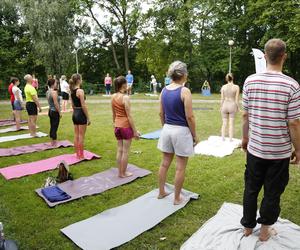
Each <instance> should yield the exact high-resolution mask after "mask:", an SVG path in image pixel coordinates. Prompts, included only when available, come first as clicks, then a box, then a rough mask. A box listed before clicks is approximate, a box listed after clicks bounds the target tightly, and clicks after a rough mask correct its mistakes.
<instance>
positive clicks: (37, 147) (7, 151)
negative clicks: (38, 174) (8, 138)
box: [0, 141, 73, 157]
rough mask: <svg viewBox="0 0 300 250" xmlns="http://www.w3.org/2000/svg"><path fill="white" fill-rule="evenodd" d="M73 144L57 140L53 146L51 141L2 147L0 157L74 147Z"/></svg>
mask: <svg viewBox="0 0 300 250" xmlns="http://www.w3.org/2000/svg"><path fill="white" fill-rule="evenodd" d="M72 146H73V144H72V143H71V142H69V141H57V143H56V144H55V146H52V145H51V143H50V142H44V143H38V144H32V145H25V146H20V147H15V148H0V157H1V156H15V155H22V154H29V153H33V152H40V151H44V150H48V149H55V148H61V147H64V148H66V147H72Z"/></svg>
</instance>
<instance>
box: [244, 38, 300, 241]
mask: <svg viewBox="0 0 300 250" xmlns="http://www.w3.org/2000/svg"><path fill="white" fill-rule="evenodd" d="M264 51H265V58H266V61H267V69H266V71H265V72H264V73H257V74H253V75H251V76H249V77H248V78H247V79H246V80H245V84H244V88H243V108H244V114H243V139H242V148H243V149H244V150H245V151H246V152H247V163H246V169H245V174H244V176H245V178H244V181H245V189H244V199H243V217H242V219H241V224H242V225H243V226H244V235H245V236H249V235H251V234H252V233H253V228H255V226H256V224H257V223H259V224H261V228H260V233H259V239H260V241H267V240H268V239H269V238H270V237H271V236H272V235H276V234H277V232H276V231H275V229H274V228H272V225H273V224H274V223H276V221H277V219H278V217H279V214H280V197H281V195H282V193H283V192H284V190H285V188H286V186H287V184H288V181H289V164H290V157H291V155H292V156H293V158H294V159H293V160H292V161H291V163H295V164H299V162H300V87H299V84H298V82H297V81H295V80H294V79H293V78H291V77H289V76H287V75H284V74H283V73H282V68H283V65H284V62H285V61H286V58H287V54H286V44H285V42H283V41H282V40H280V39H271V40H269V41H268V42H267V43H266V44H265V49H264ZM292 145H293V146H294V148H295V152H294V154H292ZM262 187H263V189H264V193H263V199H262V202H261V205H260V209H259V217H258V218H257V197H258V194H259V192H260V190H261V189H262Z"/></svg>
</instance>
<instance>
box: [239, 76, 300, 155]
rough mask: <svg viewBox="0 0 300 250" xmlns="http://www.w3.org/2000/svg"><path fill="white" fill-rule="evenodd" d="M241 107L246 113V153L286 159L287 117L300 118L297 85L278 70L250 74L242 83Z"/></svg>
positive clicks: (289, 146)
mask: <svg viewBox="0 0 300 250" xmlns="http://www.w3.org/2000/svg"><path fill="white" fill-rule="evenodd" d="M243 107H244V110H245V111H247V112H248V116H249V143H248V151H249V153H250V154H252V155H254V156H256V157H259V158H262V159H284V158H289V157H290V156H291V152H292V144H291V138H290V133H289V128H288V120H294V119H299V118H300V88H299V84H298V83H297V82H296V81H295V80H294V79H293V78H291V77H289V76H286V75H284V74H281V73H259V74H254V75H251V76H249V77H248V78H247V79H246V81H245V83H244V88H243Z"/></svg>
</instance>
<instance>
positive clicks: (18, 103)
mask: <svg viewBox="0 0 300 250" xmlns="http://www.w3.org/2000/svg"><path fill="white" fill-rule="evenodd" d="M11 82H12V83H13V85H14V86H13V88H12V92H13V94H14V111H15V120H16V130H20V129H21V124H20V122H21V112H22V110H23V97H22V91H21V90H20V89H19V84H20V81H19V79H18V78H12V80H11Z"/></svg>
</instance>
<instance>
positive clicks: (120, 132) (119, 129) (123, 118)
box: [111, 76, 140, 178]
mask: <svg viewBox="0 0 300 250" xmlns="http://www.w3.org/2000/svg"><path fill="white" fill-rule="evenodd" d="M114 85H115V92H116V93H115V94H113V95H112V98H111V106H112V113H113V123H114V128H115V131H114V132H115V136H116V139H117V141H118V148H117V166H118V170H119V177H120V178H125V177H129V176H132V173H130V172H128V171H127V165H128V154H129V152H130V145H131V141H132V138H136V139H138V138H139V136H140V135H139V132H138V131H137V129H136V127H135V124H134V121H133V118H132V115H131V108H130V98H129V96H128V95H126V91H127V81H126V79H125V77H123V76H119V77H117V78H116V79H115V80H114Z"/></svg>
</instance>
